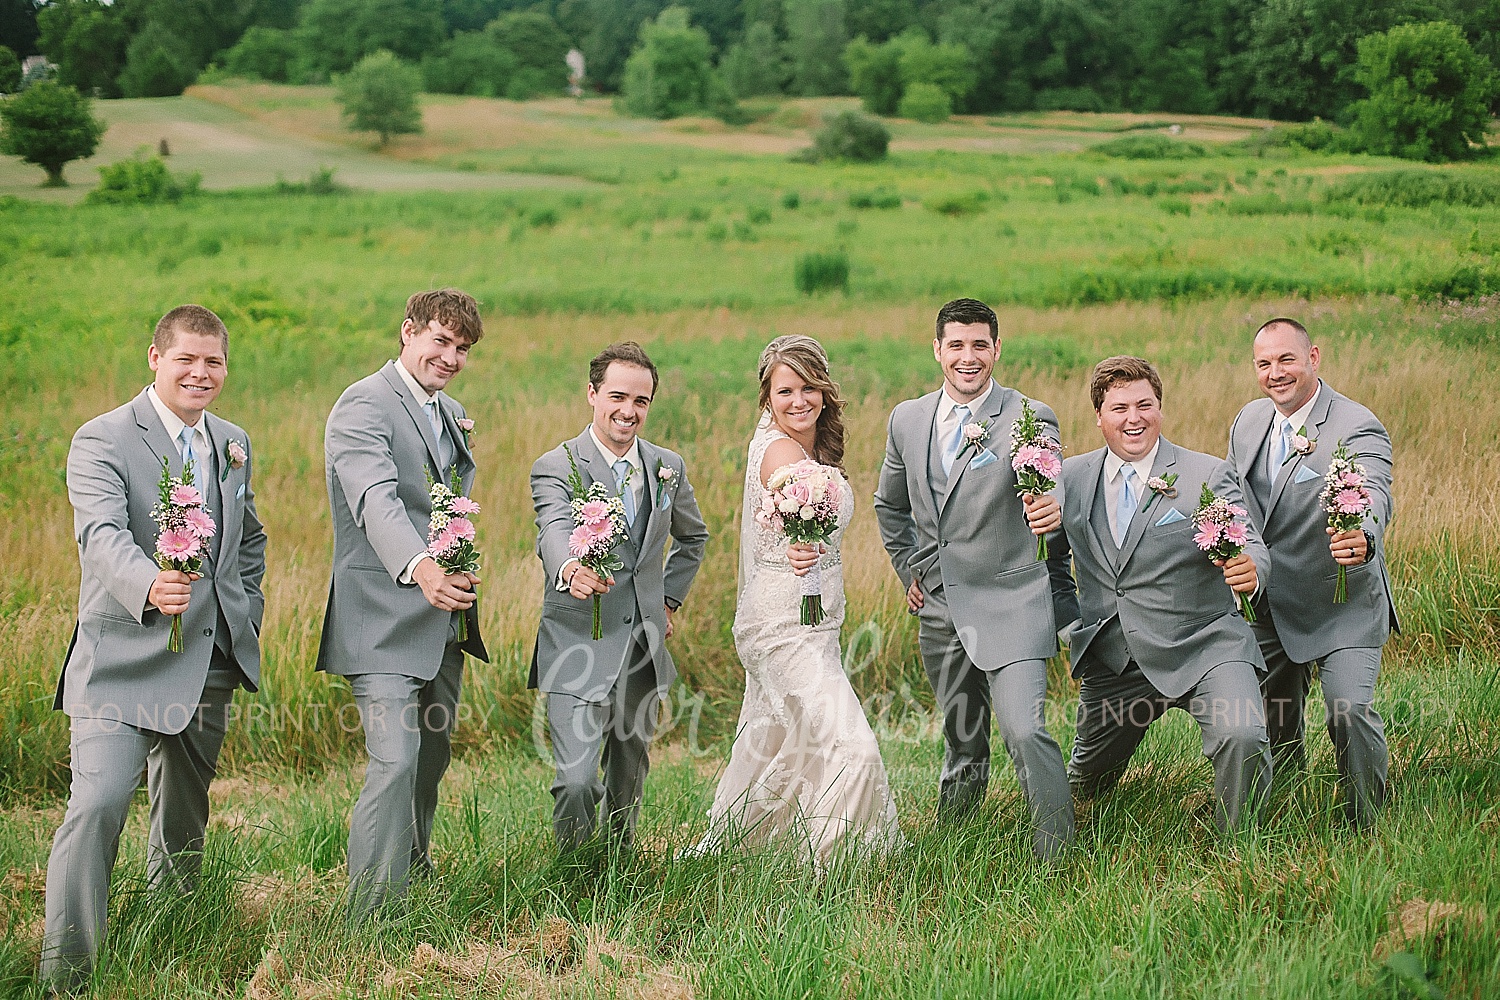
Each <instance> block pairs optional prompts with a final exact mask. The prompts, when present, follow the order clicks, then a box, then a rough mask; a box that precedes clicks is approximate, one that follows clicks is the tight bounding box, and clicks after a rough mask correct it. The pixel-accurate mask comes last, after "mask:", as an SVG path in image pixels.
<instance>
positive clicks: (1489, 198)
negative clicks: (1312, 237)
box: [1325, 170, 1500, 208]
mask: <svg viewBox="0 0 1500 1000" xmlns="http://www.w3.org/2000/svg"><path fill="white" fill-rule="evenodd" d="M1325 197H1326V198H1327V200H1328V201H1332V202H1338V201H1350V202H1354V203H1355V204H1359V205H1380V206H1389V207H1392V208H1427V207H1428V206H1429V205H1462V206H1465V207H1467V208H1486V207H1488V206H1490V205H1496V204H1500V178H1497V177H1492V176H1490V175H1488V174H1472V173H1454V172H1452V171H1446V170H1387V171H1382V172H1380V173H1373V174H1356V175H1354V176H1353V177H1350V178H1348V179H1347V180H1344V181H1342V182H1340V183H1339V184H1336V185H1334V186H1333V187H1331V188H1329V189H1328V192H1327V194H1326V195H1325Z"/></svg>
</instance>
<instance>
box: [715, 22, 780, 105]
mask: <svg viewBox="0 0 1500 1000" xmlns="http://www.w3.org/2000/svg"><path fill="white" fill-rule="evenodd" d="M719 69H720V70H721V71H722V72H723V74H724V80H725V82H726V83H728V84H729V89H730V90H732V91H734V94H735V96H736V97H759V96H760V95H762V94H777V93H780V92H781V88H782V87H783V86H785V85H786V79H787V66H786V58H785V57H784V56H783V55H782V54H781V44H780V43H779V42H778V41H777V40H776V29H775V28H773V27H771V25H770V24H768V23H767V22H765V21H756V22H755V23H754V24H752V25H750V27H749V28H748V29H747V30H746V31H745V40H744V41H742V42H737V43H735V44H734V45H731V46H730V47H729V51H728V52H725V53H724V58H723V59H721V60H720V62H719Z"/></svg>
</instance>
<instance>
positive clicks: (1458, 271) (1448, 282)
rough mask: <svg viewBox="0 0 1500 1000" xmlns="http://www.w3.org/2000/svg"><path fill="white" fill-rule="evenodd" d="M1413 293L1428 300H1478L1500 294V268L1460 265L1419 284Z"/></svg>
mask: <svg viewBox="0 0 1500 1000" xmlns="http://www.w3.org/2000/svg"><path fill="white" fill-rule="evenodd" d="M1413 291H1415V292H1416V293H1417V294H1418V295H1421V296H1424V297H1427V298H1438V299H1477V298H1479V297H1481V296H1484V295H1490V294H1493V293H1495V292H1500V268H1496V267H1494V266H1489V267H1485V266H1482V265H1477V264H1459V265H1458V266H1456V267H1454V268H1452V269H1450V270H1448V271H1443V272H1440V273H1438V274H1435V275H1431V276H1430V277H1427V278H1425V279H1423V280H1421V281H1419V282H1417V284H1416V285H1415V287H1414V288H1413Z"/></svg>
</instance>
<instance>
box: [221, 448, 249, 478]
mask: <svg viewBox="0 0 1500 1000" xmlns="http://www.w3.org/2000/svg"><path fill="white" fill-rule="evenodd" d="M248 457H249V456H247V455H246V454H245V446H244V445H242V444H240V443H239V442H238V441H230V442H228V443H227V444H225V445H224V471H223V472H221V473H219V482H221V483H222V482H224V480H226V479H228V478H229V470H230V469H243V468H244V467H245V460H246V458H248Z"/></svg>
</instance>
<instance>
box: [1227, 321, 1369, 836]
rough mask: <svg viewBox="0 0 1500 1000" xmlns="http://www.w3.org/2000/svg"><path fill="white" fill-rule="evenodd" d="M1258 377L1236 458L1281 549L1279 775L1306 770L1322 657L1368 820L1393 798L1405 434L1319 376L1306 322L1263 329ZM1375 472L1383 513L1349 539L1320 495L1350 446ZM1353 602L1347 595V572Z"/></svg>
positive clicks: (1276, 683)
mask: <svg viewBox="0 0 1500 1000" xmlns="http://www.w3.org/2000/svg"><path fill="white" fill-rule="evenodd" d="M1254 353H1255V375H1256V378H1258V379H1259V380H1260V386H1261V389H1262V391H1264V392H1265V394H1266V397H1267V398H1265V399H1257V400H1255V401H1253V402H1251V403H1248V404H1246V406H1245V408H1244V409H1243V410H1241V411H1240V413H1239V416H1238V417H1236V418H1235V421H1234V425H1233V426H1232V427H1231V428H1230V431H1229V463H1230V464H1231V465H1232V466H1234V470H1235V473H1236V474H1237V475H1238V476H1239V480H1240V483H1241V485H1242V487H1243V489H1244V492H1245V499H1246V501H1247V502H1246V506H1247V507H1248V508H1249V510H1250V517H1251V519H1252V520H1253V521H1254V522H1255V526H1256V528H1257V529H1258V530H1259V531H1260V532H1261V534H1262V536H1263V537H1264V538H1265V540H1266V545H1267V547H1269V548H1270V550H1271V565H1272V567H1273V572H1274V573H1275V579H1276V586H1275V587H1274V588H1271V589H1269V590H1267V591H1266V593H1265V596H1264V598H1263V599H1262V600H1261V602H1260V605H1259V606H1258V608H1257V616H1258V619H1259V620H1258V621H1257V622H1256V625H1255V635H1256V638H1257V639H1258V640H1259V641H1260V651H1261V654H1262V655H1263V656H1264V657H1265V659H1266V666H1267V667H1268V668H1269V670H1268V673H1267V674H1266V677H1265V681H1264V683H1263V684H1262V688H1263V690H1264V693H1265V699H1266V725H1267V729H1268V730H1269V732H1270V737H1271V750H1272V753H1273V754H1275V756H1276V765H1277V768H1278V770H1280V769H1282V768H1286V767H1288V766H1290V768H1292V769H1297V768H1300V767H1301V766H1302V764H1303V756H1304V750H1303V736H1304V728H1305V725H1304V722H1305V720H1304V715H1303V707H1304V704H1305V702H1306V699H1307V688H1308V683H1309V677H1310V673H1311V669H1312V665H1313V664H1314V663H1316V664H1318V666H1319V669H1318V677H1319V679H1320V681H1321V682H1322V685H1323V702H1324V707H1325V709H1326V712H1325V719H1326V720H1327V724H1328V735H1329V736H1330V737H1331V738H1332V740H1333V749H1334V756H1335V758H1336V759H1337V761H1338V769H1339V778H1340V781H1341V783H1342V784H1343V786H1344V805H1345V815H1346V817H1347V818H1348V820H1349V821H1350V822H1351V823H1352V824H1354V826H1356V827H1359V828H1364V827H1368V826H1369V825H1371V824H1372V823H1374V822H1375V818H1376V816H1377V815H1378V814H1379V812H1380V807H1381V804H1382V803H1383V802H1384V801H1385V788H1386V768H1387V765H1388V761H1389V754H1388V753H1387V750H1386V744H1385V723H1384V722H1383V721H1382V720H1381V718H1380V715H1379V713H1378V712H1376V711H1375V708H1374V706H1373V704H1372V702H1373V701H1374V699H1375V679H1376V677H1377V676H1378V675H1379V673H1380V650H1381V647H1382V646H1384V645H1385V641H1386V639H1387V638H1389V637H1390V634H1391V629H1393V628H1399V626H1398V624H1397V621H1396V606H1395V603H1394V602H1393V601H1392V599H1391V581H1390V576H1389V574H1388V573H1387V572H1386V566H1385V529H1386V527H1387V526H1388V525H1389V524H1390V523H1391V515H1392V513H1393V511H1394V505H1393V502H1392V500H1391V438H1390V435H1389V434H1387V433H1386V430H1385V427H1384V426H1382V425H1381V423H1380V421H1379V420H1378V419H1376V417H1375V414H1373V413H1371V412H1370V411H1369V410H1367V409H1366V408H1365V407H1363V406H1361V405H1360V404H1358V403H1356V402H1354V401H1353V400H1351V399H1349V398H1348V397H1346V396H1342V395H1340V394H1339V393H1337V392H1335V391H1334V390H1333V388H1332V387H1331V386H1329V385H1327V384H1326V383H1325V382H1323V381H1322V380H1321V379H1319V378H1318V362H1319V351H1318V348H1317V347H1316V346H1315V345H1314V344H1313V343H1312V340H1311V338H1309V337H1308V335H1307V330H1306V329H1305V328H1304V327H1303V326H1302V324H1301V323H1298V322H1297V321H1296V320H1291V319H1273V320H1271V321H1270V322H1269V323H1266V324H1265V325H1264V326H1262V327H1261V328H1260V330H1259V332H1257V333H1256V335H1255V347H1254ZM1341 441H1342V442H1343V443H1344V444H1345V445H1346V446H1347V447H1348V448H1349V450H1350V451H1351V452H1352V453H1353V454H1354V456H1355V460H1356V461H1358V462H1359V463H1360V464H1361V465H1363V466H1364V467H1365V470H1366V472H1367V473H1368V477H1367V482H1368V485H1369V488H1370V496H1371V498H1372V499H1373V501H1374V510H1373V511H1372V512H1371V514H1372V516H1371V517H1369V518H1367V519H1366V521H1365V524H1364V526H1363V527H1362V528H1361V529H1358V530H1353V531H1346V532H1339V533H1335V532H1334V530H1333V529H1332V528H1330V527H1329V526H1328V514H1327V512H1326V511H1325V510H1324V509H1323V505H1322V503H1321V502H1320V499H1319V495H1320V494H1321V493H1322V490H1323V476H1324V475H1325V474H1326V473H1327V472H1328V462H1329V459H1330V458H1331V457H1332V455H1333V451H1334V449H1335V448H1336V447H1337V446H1338V444H1339V442H1341ZM1339 566H1343V567H1345V572H1346V573H1347V575H1348V596H1349V599H1348V601H1347V602H1345V603H1343V604H1335V603H1333V592H1334V584H1335V580H1336V578H1337V575H1338V567H1339Z"/></svg>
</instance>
